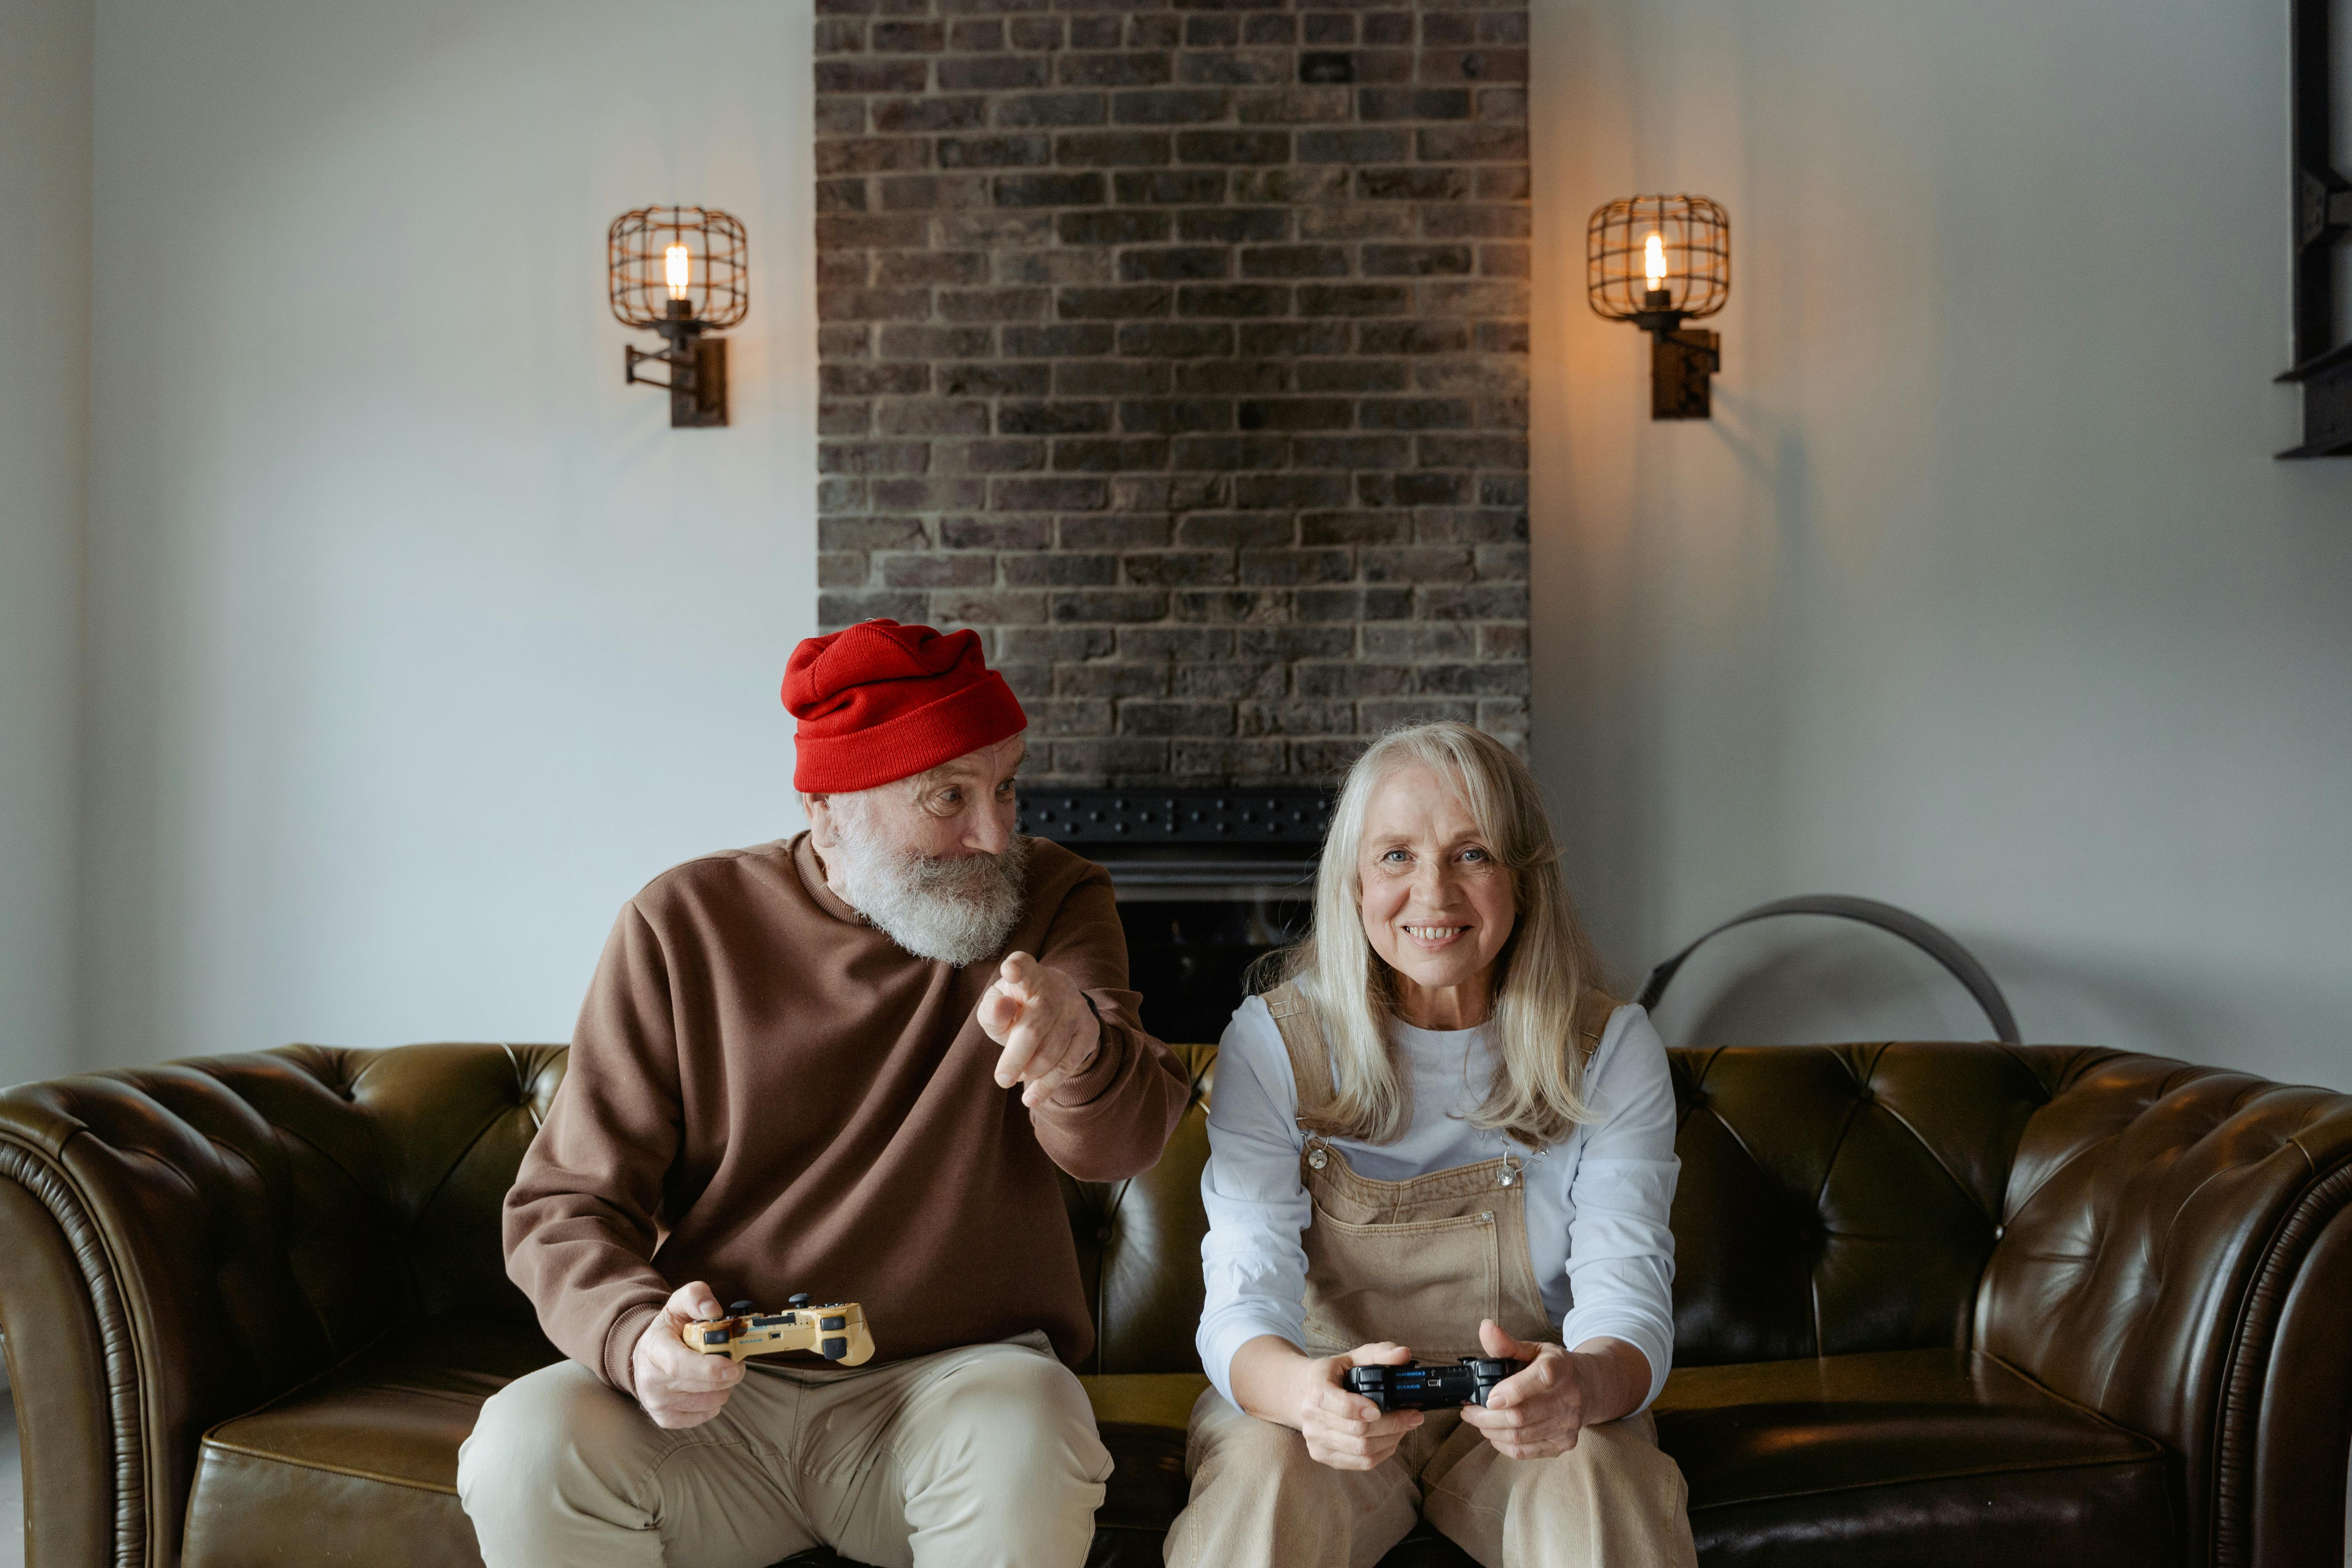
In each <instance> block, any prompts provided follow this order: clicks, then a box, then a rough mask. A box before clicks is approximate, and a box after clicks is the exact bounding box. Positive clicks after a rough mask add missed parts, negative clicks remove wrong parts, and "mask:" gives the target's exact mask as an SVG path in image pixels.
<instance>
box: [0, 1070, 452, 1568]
mask: <svg viewBox="0 0 2352 1568" xmlns="http://www.w3.org/2000/svg"><path fill="white" fill-rule="evenodd" d="M349 1059H350V1058H349V1057H348V1056H347V1055H346V1054H345V1053H338V1052H332V1051H324V1050H320V1049H317V1048H314V1047H294V1048H292V1049H290V1050H288V1051H280V1052H268V1053H262V1054H259V1055H255V1056H247V1057H227V1058H210V1059H206V1060H202V1061H192V1062H184V1063H178V1064H173V1065H170V1066H165V1067H160V1068H149V1069H143V1070H135V1071H123V1072H113V1073H106V1074H93V1075H89V1076H86V1077H79V1078H71V1079H57V1080H54V1081H51V1082H48V1083H37V1084H28V1085H24V1086H20V1087H18V1088H16V1089H10V1090H8V1091H6V1092H5V1094H0V1258H5V1262H0V1326H5V1331H6V1333H7V1338H8V1355H9V1361H10V1363H11V1368H12V1373H13V1375H14V1376H15V1379H16V1388H17V1405H18V1411H19V1420H20V1422H21V1423H22V1426H23V1437H24V1451H25V1453H26V1456H27V1459H26V1479H27V1481H28V1483H29V1485H28V1487H27V1495H26V1508H27V1510H28V1516H29V1518H30V1521H32V1522H33V1523H34V1524H35V1525H37V1530H36V1531H33V1532H30V1533H31V1547H32V1552H33V1555H32V1556H31V1557H30V1558H29V1559H28V1562H29V1563H30V1564H31V1568H60V1565H70V1568H85V1565H89V1568H95V1565H96V1564H100V1563H108V1564H131V1565H149V1564H152V1565H157V1568H168V1565H169V1564H172V1563H176V1562H177V1561H178V1557H179V1544H180V1528H181V1520H182V1516H183V1513H184V1508H185V1502H186V1494H187V1487H188V1483H189V1479H190V1477H191V1475H192V1473H193V1471H194V1462H195V1456H196V1447H197V1443H198V1440H199V1439H200V1438H201V1437H202V1436H203V1434H204V1432H205V1429H206V1428H207V1427H209V1426H212V1425H213V1424H214V1423H215V1422H217V1421H220V1420H222V1419H224V1418H226V1417H227V1416H230V1415H236V1414H239V1413H241V1412H243V1411H246V1410H249V1409H251V1408H253V1407H254V1406H256V1405H259V1404H261V1403H263V1402H264V1401H266V1400H268V1399H270V1398H272V1397H274V1396H276V1395H278V1394H282V1393H284V1392H285V1391H287V1390H288V1389H290V1388H292V1387H293V1386H295V1385H296V1384H299V1383H301V1382H303V1381H304V1380H306V1379H308V1378H310V1377H311V1376H314V1375H315V1374H317V1373H320V1372H321V1371H323V1370H325V1369H326V1368H327V1367H328V1366H330V1365H331V1364H333V1363H335V1362H337V1361H339V1360H341V1358H342V1357H343V1356H345V1355H347V1354H349V1353H351V1352H352V1351H353V1350H355V1349H357V1348H359V1347H360V1346H361V1345H362V1344H364V1343H366V1342H369V1341H370V1340H373V1338H375V1337H376V1336H377V1335H379V1334H381V1333H383V1331H386V1330H387V1329H389V1328H391V1327H392V1326H393V1325H394V1324H395V1323H397V1322H398V1321H402V1320H403V1319H404V1318H405V1317H407V1316H408V1315H410V1313H411V1312H412V1310H413V1301H412V1298H413V1295H414V1291H413V1289H412V1287H411V1285H410V1282H409V1278H408V1270H407V1268H405V1266H404V1261H403V1259H402V1256H401V1249H400V1247H399V1245H398V1237H396V1235H395V1234H394V1226H392V1224H391V1223H390V1218H389V1215H388V1212H387V1210H388V1205H387V1204H386V1201H385V1193H384V1184H383V1175H382V1166H383V1159H382V1156H381V1151H380V1144H381V1139H380V1137H379V1135H378V1131H377V1130H376V1128H375V1126H374V1125H373V1120H372V1119H371V1118H370V1117H369V1116H368V1115H367V1114H366V1112H365V1111H363V1110H362V1109H360V1108H359V1107H358V1106H357V1105H355V1104H354V1103H353V1101H352V1097H351V1095H350V1092H349V1089H348V1074H347V1073H345V1072H344V1071H343V1068H344V1066H345V1065H346V1064H347V1062H348V1060H349Z"/></svg>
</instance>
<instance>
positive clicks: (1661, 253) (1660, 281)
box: [1642, 234, 1666, 289]
mask: <svg viewBox="0 0 2352 1568" xmlns="http://www.w3.org/2000/svg"><path fill="white" fill-rule="evenodd" d="M1642 274H1643V277H1645V278H1647V279H1649V280H1650V287H1651V288H1653V289H1663V288H1664V287H1665V286H1666V242H1665V241H1664V239H1663V238H1661V237H1658V236H1657V235H1655V234H1653V235H1651V236H1650V237H1649V238H1648V239H1646V240H1644V241H1643V244H1642Z"/></svg>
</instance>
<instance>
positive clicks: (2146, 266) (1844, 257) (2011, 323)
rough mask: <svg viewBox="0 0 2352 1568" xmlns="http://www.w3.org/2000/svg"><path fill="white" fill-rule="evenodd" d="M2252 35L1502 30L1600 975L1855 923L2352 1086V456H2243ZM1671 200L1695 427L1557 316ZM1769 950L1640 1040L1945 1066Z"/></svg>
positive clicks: (2175, 1037)
mask: <svg viewBox="0 0 2352 1568" xmlns="http://www.w3.org/2000/svg"><path fill="white" fill-rule="evenodd" d="M2285 20H2286V6H2285V5H2284V4H2281V3H2279V0H2227V3H2224V4H2221V5H2214V4H2210V0H2129V3H2128V4H2126V3H2125V0H2067V3H2065V4H2059V5H2053V4H2049V3H2048V0H1934V3H1931V4H1915V5H1877V4H1869V3H1866V0H1773V3H1771V4H1765V5H1755V4H1749V5H1719V4H1713V3H1708V0H1535V18H1534V25H1535V67H1534V76H1535V80H1536V83H1537V92H1536V94H1535V100H1536V105H1537V114H1538V121H1537V125H1536V147H1535V176H1536V189H1537V193H1538V216H1537V222H1538V236H1537V238H1538V245H1537V264H1538V294H1537V298H1538V313H1537V320H1536V333H1537V353H1536V370H1537V379H1536V397H1535V415H1534V417H1535V425H1536V434H1537V437H1538V438H1537V440H1536V442H1535V450H1536V452H1537V454H1538V458H1537V468H1536V473H1535V476H1534V478H1535V487H1536V502H1535V510H1534V514H1533V525H1534V531H1535V538H1534V554H1535V565H1536V574H1537V579H1538V585H1537V589H1536V614H1535V624H1536V648H1535V652H1536V661H1537V671H1538V673H1537V686H1536V710H1535V736H1534V747H1535V752H1536V757H1537V762H1538V767H1539V769H1540V770H1541V771H1542V772H1543V773H1544V774H1545V776H1546V778H1547V781H1548V783H1549V785H1550V786H1551V788H1552V789H1553V791H1554V794H1555V800H1556V802H1557V804H1558V805H1559V809H1560V810H1561V811H1562V813H1563V814H1564V816H1565V819H1566V821H1567V822H1568V823H1569V825H1570V837H1572V838H1574V839H1575V840H1576V850H1575V872H1576V878H1577V883H1578V886H1579V887H1580V890H1581V893H1582V896H1583V898H1584V900H1585V903H1586V906H1587V910H1588V912H1589V914H1590V915H1591V918H1592V920H1593V923H1594V924H1595V926H1596V928H1597V930H1598V934H1599V935H1600V936H1601V940H1602V942H1603V944H1604V946H1605V947H1606V948H1607V949H1608V951H1609V952H1610V953H1611V954H1612V957H1613V958H1614V959H1615V960H1616V961H1617V962H1618V963H1620V964H1621V965H1622V967H1623V968H1624V970H1626V971H1627V972H1628V973H1629V974H1638V973H1639V972H1640V970H1641V969H1642V968H1643V967H1644V966H1646V965H1647V964H1648V963H1651V962H1653V961H1654V960H1655V959H1656V958H1657V957H1659V956H1661V955H1663V954H1664V952H1668V951H1670V950H1671V949H1672V947H1674V946H1675V945H1677V944H1678V943H1679V942H1681V941H1683V940H1685V939H1686V938H1687V937H1689V936H1692V935H1695V934H1696V932H1697V931H1700V930H1702V929H1704V928H1705V927H1706V925H1708V924H1710V923H1712V922H1713V921H1716V920H1717V919H1719V918H1722V917H1724V916H1727V915H1729V914H1731V913H1733V912H1734V911H1736V910H1740V909H1743V908H1745V907H1747V906H1748V905H1749V904H1751V903H1755V902H1760V901H1762V900H1765V899H1768V898H1772V897H1777V896H1780V895H1784V894H1789V893H1795V892H1807V891H1843V892H1852V893H1861V894H1867V895H1874V896H1877V897H1880V898H1884V899H1887V900H1892V901H1894V902H1896V903H1899V904H1903V905H1906V906H1907V907H1909V908H1911V909H1914V910H1917V911H1919V912H1920V913H1923V914H1925V915H1927V917H1928V918H1930V919H1932V920H1935V921H1938V922H1941V923H1944V924H1946V925H1947V926H1948V927H1949V928H1950V929H1952V930H1953V931H1955V932H1956V933H1957V934H1958V935H1959V936H1960V937H1961V938H1962V940H1963V941H1965V942H1968V943H1969V945H1970V946H1971V947H1972V948H1974V949H1975V950H1976V951H1977V952H1979V954H1980V955H1981V956H1982V957H1983V958H1984V959H1986V961H1987V962H1988V963H1989V964H1990V967H1991V968H1992V969H1993V971H1994V972H1995V973H1996V975H1997V977H1998V978H1999V979H2000V981H2001V982H2002V983H2003V984H2004V985H2005V987H2006V988H2007V990H2008V991H2009V994H2010V996H2011V1001H2012V1002H2013V1003H2014V1004H2015V1005H2016V1007H2017V1010H2018V1013H2019V1015H2020V1018H2021V1023H2022V1025H2023V1026H2024V1031H2025V1034H2026V1036H2027V1037H2028V1038H2029V1039H2040V1040H2081V1041H2090V1042H2095V1043H2102V1044H2112V1045H2118V1046H2126V1047H2143V1048H2147V1049H2151V1050H2157V1051H2162V1052H2167V1053H2173V1054H2179V1055H2182V1056H2187V1057H2190V1058H2199V1059H2203V1060H2209V1061H2221V1062H2230V1063H2234V1064H2241V1065H2243V1066H2245V1067H2248V1068H2252V1069H2254V1070H2257V1071H2260V1072H2263V1073H2268V1074H2274V1075H2280V1076H2284V1077H2287V1078H2292V1079H2305V1080H2315V1081H2319V1082H2323V1083H2327V1084H2331V1085H2333V1086H2336V1087H2338V1088H2352V461H2345V460H2341V459H2337V460H2333V461H2328V462H2320V463H2305V464H2288V463H2278V462H2274V461H2273V460H2272V458H2271V456H2270V454H2271V453H2273V451H2275V450H2277V449H2279V448H2281V447H2286V446H2289V445H2291V444H2293V443H2294V441H2295V440H2296V439H2298V438H2299V425H2298V422H2297V417H2296V415H2295V405H2294V394H2293V393H2292V392H2291V391H2290V390H2289V389H2286V388H2281V387H2274V386H2273V385H2272V384H2270V378H2271V376H2272V375H2273V374H2275V373H2276V372H2277V371H2278V370H2280V369H2281V368H2283V367H2284V365H2285V363H2286V362H2287V354H2288V344H2287V218H2286V198H2287V193H2288V177H2287V163H2286V147H2287V127H2286V69H2287V65H2286V60H2287V55H2286V38H2285ZM2347 129H2352V128H2347ZM1660 190H1664V191H1672V190H1689V191H1696V192H1699V193H1703V194H1706V195H1713V196H1715V197H1717V198H1718V199H1720V200H1722V201H1723V202H1725V203H1726V204H1727V205H1728V207H1729V209H1730V212H1731V215H1732V219H1733V224H1734V229H1733V236H1734V240H1733V247H1734V266H1735V272H1734V283H1733V291H1732V302H1731V306H1730V308H1729V309H1728V310H1727V311H1726V312H1725V313H1724V314H1723V316H1722V317H1721V318H1719V319H1718V320H1717V321H1712V322H1709V323H1707V324H1708V325H1710V326H1715V327H1717V328H1719V329H1720V330H1721V331H1722V332H1723V334H1724V340H1725V345H1724V357H1725V368H1724V372H1723V374H1722V375H1721V376H1719V377H1718V378H1717V382H1716V417H1715V419H1714V421H1713V422H1712V423H1710V424H1691V425H1675V424H1656V425H1654V424H1652V423H1650V422H1649V420H1648V419H1647V417H1646V413H1647V406H1646V387H1645V385H1644V381H1645V377H1646V372H1647V360H1646V353H1645V347H1644V344H1643V341H1642V340H1641V338H1640V337H1639V335H1638V334H1637V333H1636V332H1635V331H1634V330H1633V328H1631V327H1629V326H1623V325H1613V324H1611V323H1606V322H1603V321H1600V320H1598V319H1597V318H1595V317H1593V316H1592V315H1591V313H1590V311H1589V310H1587V309H1586V308H1585V306H1584V304H1583V301H1582V276H1581V274H1582V262H1581V258H1582V243H1581V241H1582V234H1581V229H1582V225H1583V221H1584V218H1585V215H1586V214H1587V213H1588V212H1589V211H1590V210H1591V208H1592V207H1593V206H1595V205H1598V204H1599V203H1600V202H1601V201H1602V200H1604V199H1607V198H1609V197H1612V196H1616V195H1631V194H1633V193H1634V192H1636V191H1642V192H1648V191H1660ZM1790 923H1791V924H1792V925H1794V926H1795V927H1796V928H1797V929H1794V930H1791V931H1786V932H1782V933H1777V934H1768V935H1763V936H1760V937H1759V939H1758V941H1757V942H1755V943H1753V944H1751V945H1749V946H1748V948H1747V949H1746V950H1745V951H1744V952H1739V953H1732V954H1727V955H1726V956H1725V958H1724V959H1723V960H1722V961H1720V962H1718V963H1717V964H1715V965H1714V967H1713V969H1712V971H1711V972H1710V973H1711V977H1712V978H1711V980H1710V977H1709V976H1707V975H1698V974H1696V973H1694V977H1693V979H1694V984H1692V986H1691V990H1692V994H1691V995H1690V996H1688V997H1682V996H1677V997H1676V998H1675V1003H1674V1005H1670V1007H1669V1009H1668V1012H1669V1015H1670V1016H1669V1019H1668V1023H1669V1028H1668V1033H1669V1036H1670V1037H1675V1036H1677V1035H1680V1036H1685V1037H1687V1036H1688V1035H1689V1034H1690V1033H1691V1032H1692V1031H1693V1030H1694V1028H1695V1027H1696V1031H1697V1032H1698V1033H1699V1034H1700V1035H1702V1036H1704V1037H1717V1038H1727V1037H1735V1036H1736V1037H1768V1038H1769V1037H1784V1038H1785V1037H1804V1036H1805V1035H1806V1034H1808V1033H1811V1032H1815V1031H1820V1030H1828V1029H1836V1030H1840V1031H1843V1032H1844V1037H1857V1036H1858V1037H1871V1036H1872V1034H1873V1033H1874V1031H1876V1030H1878V1029H1880V1028H1885V1029H1887V1030H1923V1031H1924V1030H1941V1029H1959V1030H1962V1031H1964V1032H1969V1033H1980V1032H1981V1030H1982V1026H1981V1025H1980V1024H1979V1023H1977V1022H1975V1020H1974V1019H1973V1018H1972V1016H1971V1015H1970V1013H1969V1008H1968V1005H1967V1004H1966V1002H1965V1000H1964V999H1960V998H1958V993H1957V992H1956V991H1953V990H1951V989H1949V988H1948V985H1947V984H1944V983H1940V982H1937V981H1936V980H1935V979H1934V976H1933V972H1932V971H1931V970H1927V969H1926V968H1925V967H1924V966H1923V965H1920V964H1918V963H1910V962H1908V961H1901V962H1886V963H1882V962H1881V961H1880V960H1879V959H1878V958H1877V957H1876V956H1875V955H1876V954H1878V953H1881V952H1885V951H1886V949H1885V947H1884V946H1883V945H1880V946H1874V945H1873V944H1872V942H1873V939H1868V938H1864V937H1858V936H1857V937H1841V938H1838V939H1837V940H1835V941H1833V942H1826V943H1824V942H1822V941H1821V940H1820V935H1819V933H1818V932H1814V931H1806V930H1804V929H1802V928H1803V927H1804V926H1805V925H1808V924H1812V923H1816V922H1790ZM1879 940H1880V941H1881V942H1883V939H1879ZM1791 943H1794V944H1798V945H1799V946H1801V947H1802V948H1804V949H1805V951H1806V952H1807V954H1808V956H1807V957H1806V959H1805V961H1804V962H1805V963H1806V964H1807V965H1808V968H1807V970H1806V972H1805V973H1803V974H1801V975H1799V976H1797V977H1796V978H1797V979H1798V980H1801V981H1802V982H1804V983H1805V984H1791V983H1788V982H1787V981H1786V980H1785V979H1784V980H1780V981H1764V982H1759V981H1757V980H1756V979H1755V978H1754V977H1753V975H1752V974H1750V973H1748V972H1749V970H1750V968H1751V966H1752V964H1753V963H1755V962H1756V961H1757V959H1758V955H1759V953H1761V952H1765V951H1768V950H1776V949H1777V950H1781V951H1786V950H1788V949H1789V947H1790V944H1791ZM1695 968H1696V966H1695ZM1726 976H1731V977H1734V978H1733V979H1731V980H1728V981H1727V979H1726ZM1742 976H1745V978H1739V977H1742ZM1813 982H1819V983H1821V984H1822V987H1824V990H1823V992H1822V997H1821V998H1819V999H1815V1000H1810V1001H1809V1000H1808V999H1807V994H1808V991H1809V987H1810V986H1811V983H1813ZM1727 985H1729V986H1731V987H1732V990H1731V991H1730V992H1729V993H1727V992H1726V990H1725V987H1726V986H1727ZM1710 992H1711V993H1712V994H1709V993H1710Z"/></svg>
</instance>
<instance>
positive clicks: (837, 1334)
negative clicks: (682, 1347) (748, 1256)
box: [686, 1295, 874, 1366]
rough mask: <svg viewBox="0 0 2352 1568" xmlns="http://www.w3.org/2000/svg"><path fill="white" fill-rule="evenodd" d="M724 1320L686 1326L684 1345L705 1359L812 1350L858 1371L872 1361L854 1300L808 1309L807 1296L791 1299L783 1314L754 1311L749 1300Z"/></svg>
mask: <svg viewBox="0 0 2352 1568" xmlns="http://www.w3.org/2000/svg"><path fill="white" fill-rule="evenodd" d="M727 1313H728V1315H727V1316H726V1317H723V1318H703V1319H699V1320H698V1321H695V1322H693V1323H691V1324H689V1325H688V1328H687V1331H686V1342H687V1344H688V1346H690V1347H691V1348H693V1349H695V1350H698V1351H700V1352H702V1353H703V1354H704V1355H723V1356H730V1357H732V1358H733V1359H734V1360H736V1361H741V1360H742V1359H743V1358H744V1357H745V1356H752V1355H775V1354H777V1353H779V1352H783V1351H814V1352H815V1353H817V1354H818V1355H821V1356H823V1357H824V1359H825V1360H827V1361H837V1362H839V1363H842V1364H843V1365H844V1366H858V1365H861V1364H863V1363H866V1362H867V1361H870V1360H872V1359H873V1356H874V1336H873V1335H872V1334H870V1333H868V1332H866V1309H865V1308H863V1307H860V1306H859V1305H858V1304H857V1303H856V1302H855V1301H835V1302H834V1303H832V1304H831V1305H830V1306H823V1307H812V1306H810V1305H809V1299H808V1298H807V1297H806V1296H805V1295H801V1296H795V1297H793V1300H792V1305H791V1306H790V1307H789V1308H788V1309H787V1310H784V1311H781V1312H755V1311H753V1310H751V1302H749V1301H737V1302H735V1303H733V1304H732V1305H731V1306H730V1307H729V1308H728V1309H727Z"/></svg>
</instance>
